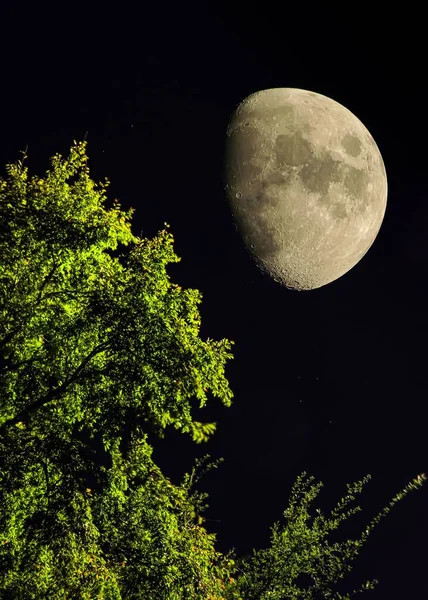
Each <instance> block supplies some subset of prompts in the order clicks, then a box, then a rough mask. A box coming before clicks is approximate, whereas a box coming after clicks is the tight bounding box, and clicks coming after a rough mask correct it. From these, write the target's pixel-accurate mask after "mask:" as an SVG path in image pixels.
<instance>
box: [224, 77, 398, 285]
mask: <svg viewBox="0 0 428 600" xmlns="http://www.w3.org/2000/svg"><path fill="white" fill-rule="evenodd" d="M224 159H225V160H224V184H225V191H226V196H227V199H228V202H229V205H230V208H231V210H232V215H233V219H234V221H235V226H236V229H237V231H238V233H239V234H240V235H241V237H242V239H243V242H244V244H245V246H246V248H247V250H248V252H249V253H250V255H251V257H252V258H253V260H254V261H255V262H256V264H257V265H258V267H259V268H260V269H261V270H262V271H263V272H265V273H267V274H268V275H270V276H271V277H272V278H273V279H274V280H275V281H277V282H278V283H280V284H281V285H284V286H285V287H287V288H290V289H295V290H299V291H301V290H313V289H316V288H319V287H322V286H324V285H327V284H328V283H330V282H332V281H335V280H336V279H338V278H339V277H341V276H342V275H344V274H345V273H347V272H348V271H349V270H350V269H352V267H354V266H355V265H356V264H357V263H358V262H359V261H360V260H361V259H362V257H363V256H364V255H365V254H366V252H367V251H368V250H369V248H370V246H371V245H372V244H373V242H374V240H375V239H376V236H377V234H378V232H379V229H380V227H381V225H382V221H383V218H384V215H385V210H386V199H387V178H386V171H385V166H384V163H383V160H382V156H381V154H380V151H379V148H378V147H377V145H376V142H375V141H374V139H373V137H372V136H371V135H370V133H369V131H368V130H367V129H366V127H365V126H364V125H363V124H362V123H361V121H360V120H359V119H357V117H356V116H355V115H354V114H352V113H351V112H350V111H349V110H348V109H347V108H345V107H344V106H342V105H341V104H339V103H338V102H336V101H335V100H332V99H331V98H327V97H326V96H323V95H322V94H317V93H315V92H310V91H306V90H300V89H295V88H275V89H268V90H263V91H260V92H256V93H255V94H251V95H250V96H248V97H247V98H245V100H243V101H242V102H241V103H240V104H239V106H238V107H237V108H236V110H235V111H234V113H233V114H232V116H231V119H230V121H229V124H228V127H227V132H226V147H225V157H224Z"/></svg>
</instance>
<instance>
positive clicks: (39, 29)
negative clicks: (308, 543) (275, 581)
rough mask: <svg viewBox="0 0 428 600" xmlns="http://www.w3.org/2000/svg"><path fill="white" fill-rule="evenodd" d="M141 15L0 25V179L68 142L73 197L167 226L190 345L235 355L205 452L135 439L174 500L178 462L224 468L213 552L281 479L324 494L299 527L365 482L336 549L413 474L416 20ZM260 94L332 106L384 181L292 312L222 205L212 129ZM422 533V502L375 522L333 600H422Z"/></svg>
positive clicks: (249, 520)
mask: <svg viewBox="0 0 428 600" xmlns="http://www.w3.org/2000/svg"><path fill="white" fill-rule="evenodd" d="M144 4H145V3H139V5H138V6H139V8H138V9H137V8H135V7H134V8H131V7H127V6H126V5H125V4H121V3H115V4H112V6H114V11H113V10H111V12H109V10H108V9H106V8H105V5H104V6H103V7H102V9H101V8H99V10H98V12H96V11H95V9H91V11H92V12H91V11H90V10H89V9H88V8H79V6H78V5H76V4H73V3H72V4H70V5H61V9H58V14H57V16H56V15H55V13H53V12H52V10H51V9H48V8H40V6H37V7H33V8H27V7H24V6H22V5H20V4H19V3H18V4H17V5H16V7H15V8H8V9H4V8H2V9H1V10H2V16H1V22H2V31H3V33H2V41H1V42H0V43H1V53H2V59H1V63H0V69H1V71H0V72H1V79H0V86H1V93H0V106H1V108H2V110H1V111H0V163H1V167H2V171H3V172H2V175H4V170H3V167H4V165H5V164H6V163H7V162H15V161H16V160H18V159H19V158H20V154H19V152H20V151H21V150H24V149H25V148H26V146H27V145H28V155H29V158H28V161H27V164H28V166H29V167H30V169H32V170H33V172H37V173H39V174H40V175H42V174H43V172H44V171H45V170H46V169H47V168H48V166H49V165H48V159H49V158H50V157H51V156H52V155H53V154H55V153H56V152H61V153H62V154H66V153H67V152H68V150H69V148H70V146H71V144H72V141H73V139H77V140H79V139H83V137H84V135H85V132H87V141H88V148H87V151H88V155H89V157H90V163H89V166H90V168H91V173H92V177H93V178H94V179H95V180H96V181H99V180H102V179H104V177H106V176H107V177H108V178H109V179H110V180H111V182H112V184H111V186H110V191H109V198H110V205H111V201H112V200H113V198H115V197H117V198H119V200H120V202H121V203H122V207H123V208H129V207H130V206H133V207H134V208H136V213H135V215H134V220H133V232H134V234H136V235H139V234H140V232H141V230H142V231H143V235H144V236H147V237H152V236H154V235H155V234H156V233H157V232H158V231H159V230H161V229H162V228H163V223H164V222H165V221H166V222H167V223H169V224H170V225H171V229H170V231H171V233H172V234H173V235H174V239H175V246H174V248H175V251H176V253H177V254H178V256H180V257H181V259H182V260H181V262H180V263H179V264H176V265H171V266H170V267H168V272H169V274H170V276H171V278H172V279H173V281H175V282H176V283H179V284H180V285H184V286H186V287H192V288H197V289H199V290H200V291H201V292H202V294H203V302H202V304H201V305H200V306H201V308H200V310H201V315H202V330H201V336H202V337H203V338H204V339H206V338H207V337H210V338H213V339H217V340H220V339H221V338H224V337H226V338H228V339H231V340H234V341H235V346H234V347H233V350H232V351H233V353H234V356H235V358H234V360H232V361H229V363H228V366H227V370H226V375H227V377H228V379H229V381H230V385H231V388H232V390H233V392H234V399H233V406H232V407H231V408H229V409H227V408H225V407H223V406H222V405H221V403H220V401H218V400H217V399H214V398H210V403H209V407H208V408H206V409H204V410H199V409H197V410H195V411H194V414H195V417H197V418H199V419H200V420H206V421H210V420H216V421H217V422H218V430H217V433H216V435H215V436H214V437H213V438H212V440H211V441H210V442H209V443H208V444H203V445H200V446H197V445H195V444H193V443H192V442H191V441H190V439H188V438H187V436H186V435H182V434H179V433H177V432H175V431H171V432H170V431H168V433H167V435H166V438H165V439H164V440H160V441H156V440H153V441H154V443H155V449H154V455H153V456H154V459H155V461H156V462H157V463H158V464H159V465H160V466H161V468H162V469H163V471H164V472H165V474H167V475H168V476H169V477H171V479H172V481H173V482H175V483H178V482H179V481H180V480H181V477H182V476H183V474H184V473H185V472H186V471H189V470H190V469H191V467H192V464H193V461H194V458H195V457H196V456H203V455H204V454H206V453H209V454H211V457H212V459H215V458H218V457H220V456H223V457H224V458H225V462H224V463H223V464H222V465H220V467H219V468H218V469H216V470H213V471H211V472H210V473H208V474H207V475H206V476H205V477H204V478H203V479H202V480H201V483H200V485H199V489H202V490H204V491H207V492H208V493H209V502H210V508H209V509H208V513H207V516H208V517H210V519H212V521H208V522H207V524H206V525H207V529H208V530H209V531H211V532H217V534H218V536H217V549H218V550H221V551H223V552H226V551H227V550H228V549H230V548H232V547H235V548H236V550H237V551H238V552H239V553H245V552H249V551H250V550H251V549H252V548H261V547H267V546H268V545H269V537H270V532H269V528H270V527H271V526H272V525H273V523H274V522H275V521H277V520H280V519H281V515H282V511H283V510H284V509H285V508H286V507H287V506H288V496H289V493H290V489H291V486H292V484H293V482H294V480H295V479H296V477H297V476H298V475H299V474H300V473H301V472H302V471H307V472H308V473H309V474H311V475H313V476H314V477H315V479H316V481H320V480H321V481H322V482H323V483H324V488H323V490H322V492H321V494H320V496H319V497H318V498H317V500H316V501H315V502H314V504H313V509H315V508H317V507H318V506H319V507H321V509H322V510H325V511H327V510H330V509H332V508H333V507H334V506H335V504H336V503H337V501H338V500H339V499H340V498H341V497H342V496H344V495H345V492H346V488H345V483H346V482H354V481H356V480H359V479H361V478H362V477H364V476H365V475H366V474H367V473H370V474H371V475H372V480H371V482H370V483H369V484H367V486H366V487H365V488H364V491H363V494H362V495H360V496H358V499H359V504H360V505H361V506H362V508H363V511H362V514H361V515H357V516H355V517H352V518H351V519H349V520H346V521H345V522H344V524H342V527H341V529H340V531H342V532H343V535H342V537H341V538H340V536H339V537H338V539H346V538H348V537H356V536H357V535H358V534H359V533H360V531H361V530H362V528H363V526H364V525H365V524H366V523H368V522H369V521H370V520H371V518H372V517H374V516H375V515H376V514H377V513H378V512H379V511H380V510H381V509H382V508H383V507H384V506H385V505H386V504H387V503H388V502H389V501H390V500H391V499H392V497H393V495H394V494H395V493H397V492H398V491H399V490H400V489H402V488H403V487H404V486H405V485H406V484H407V483H408V482H409V481H410V480H411V479H413V478H414V477H415V476H416V475H417V474H419V473H421V472H427V473H428V460H427V451H426V443H427V438H426V421H425V414H426V343H425V341H426V335H427V317H426V300H427V282H428V236H427V227H428V206H427V200H428V196H427V192H428V185H427V180H426V175H425V174H426V171H427V167H426V164H427V157H428V145H427V139H428V124H427V123H428V121H427V118H426V105H427V102H428V86H427V80H426V65H425V62H426V56H425V55H426V48H425V40H426V32H425V31H424V27H425V22H426V19H424V17H423V16H422V14H421V13H420V12H419V9H416V8H407V9H406V8H403V6H405V7H407V6H410V5H409V4H408V3H404V5H402V7H401V8H400V9H399V8H398V3H397V8H395V9H394V8H392V7H391V5H389V6H388V8H387V9H383V12H382V14H379V15H378V14H377V13H375V12H374V11H375V10H376V11H378V8H377V6H376V7H375V3H371V4H370V5H369V6H367V7H362V6H361V5H360V3H353V4H346V3H345V4H343V3H342V4H341V5H340V6H341V7H342V8H340V9H339V8H333V7H331V8H328V7H327V8H326V7H325V3H316V4H315V3H314V4H313V5H311V4H310V3H306V2H300V3H299V2H297V3H294V2H293V3H289V4H287V3H286V2H283V3H277V4H272V5H269V3H256V4H255V6H256V7H257V8H256V9H251V8H249V5H247V4H246V5H244V4H242V5H240V4H239V3H232V2H230V4H233V6H234V8H230V7H226V5H221V4H220V5H219V4H218V3H215V4H209V3H208V4H207V3H199V5H198V6H197V7H195V6H192V5H191V4H189V3H187V4H186V3H184V4H186V6H184V7H183V6H182V5H181V3H177V5H175V6H171V5H169V4H168V3H161V2H154V3H148V4H154V5H156V6H151V7H150V8H147V7H144ZM400 4H401V3H400ZM141 7H143V8H141ZM280 10H281V11H282V12H279V11H280ZM67 11H69V12H67ZM379 12H381V11H380V9H379ZM273 87H297V88H302V89H307V90H311V91H314V92H318V93H321V94H324V95H326V96H329V97H331V98H333V99H334V100H336V101H337V102H339V103H341V104H343V105H344V106H346V107H347V108H348V109H349V110H351V111H352V112H353V113H354V114H355V115H356V116H357V117H358V118H359V119H360V120H361V121H362V122H363V123H364V125H365V126H366V127H367V128H368V129H369V131H370V133H371V134H372V135H373V137H374V139H375V141H376V143H377V145H378V147H379V149H380V151H381V153H382V156H383V159H384V162H385V167H386V171H387V176H388V204H387V210H386V215H385V219H384V222H383V225H382V228H381V230H380V232H379V234H378V236H377V238H376V241H375V243H374V244H373V246H372V247H371V248H370V250H369V252H368V254H367V255H366V256H364V258H363V259H362V260H361V261H360V262H359V263H358V264H357V265H356V266H355V267H354V268H353V269H352V270H351V271H350V272H348V273H347V274H345V275H344V276H343V277H341V278H340V279H338V280H336V281H334V282H333V283H331V284H329V285H327V286H325V287H322V288H320V289H317V290H314V291H310V292H300V293H299V292H293V291H290V290H287V289H285V288H283V287H281V286H280V285H278V284H277V283H275V282H274V281H273V280H270V279H269V277H267V276H265V275H262V274H261V273H260V272H259V271H258V269H257V267H256V266H255V265H254V264H253V263H252V261H251V259H250V258H249V257H248V256H247V254H246V251H245V249H244V248H243V246H242V244H241V242H240V239H239V237H238V234H237V233H236V231H235V228H234V226H233V222H232V219H231V215H230V213H229V209H228V206H227V203H226V199H225V196H224V192H223V187H222V180H221V167H222V158H223V156H222V153H223V144H224V140H225V127H226V124H227V121H228V118H229V116H230V114H231V113H232V111H233V110H234V108H235V107H236V105H237V104H238V103H239V102H240V101H241V100H242V99H243V98H245V97H246V96H248V95H249V94H250V93H252V92H255V91H257V90H261V89H266V88H273ZM195 405H196V402H195ZM427 514H428V486H427V485H426V486H425V487H424V488H423V489H422V490H420V491H418V492H413V493H411V494H410V495H409V496H407V497H406V499H405V500H403V501H402V502H400V503H399V504H398V505H397V506H396V507H395V508H394V509H393V511H392V512H391V513H390V514H389V515H387V516H386V517H385V518H383V519H382V520H381V523H380V525H379V526H378V528H377V529H376V530H375V532H374V533H372V535H371V536H370V541H369V542H368V543H367V545H366V546H365V549H364V550H363V551H362V553H361V558H360V559H358V560H357V561H356V562H355V563H354V564H355V567H354V569H353V573H352V574H351V575H350V576H349V577H348V578H346V580H345V582H344V587H343V586H341V587H340V588H339V590H341V591H343V590H345V589H346V590H350V589H352V588H353V587H357V586H358V587H359V585H360V583H362V582H363V581H366V580H367V579H369V578H374V577H377V578H378V579H379V581H380V584H379V586H378V588H377V590H376V591H375V592H372V593H369V592H368V593H367V597H371V598H373V600H377V599H381V598H382V599H383V598H385V599H395V598H400V599H403V598H415V599H416V598H418V599H419V598H425V597H428V584H427V581H426V573H425V570H426V556H427V541H428V538H427V536H428V517H427ZM281 522H282V521H281Z"/></svg>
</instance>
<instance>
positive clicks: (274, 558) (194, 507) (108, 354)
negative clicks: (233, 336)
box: [0, 142, 425, 600]
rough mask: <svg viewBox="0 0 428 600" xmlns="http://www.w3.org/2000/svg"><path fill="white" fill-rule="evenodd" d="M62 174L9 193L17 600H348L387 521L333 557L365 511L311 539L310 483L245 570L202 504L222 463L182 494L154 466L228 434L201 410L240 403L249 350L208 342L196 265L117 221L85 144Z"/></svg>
mask: <svg viewBox="0 0 428 600" xmlns="http://www.w3.org/2000/svg"><path fill="white" fill-rule="evenodd" d="M24 159H25V156H24ZM51 164H52V168H51V169H50V170H49V171H48V172H47V173H46V176H45V177H44V178H39V177H32V178H29V177H28V170H27V168H26V167H25V166H24V161H18V163H17V164H15V165H7V166H6V172H7V177H6V179H4V180H3V179H0V253H1V254H0V257H1V258H0V261H1V262H0V467H1V471H0V573H2V574H3V575H2V578H1V579H0V591H1V595H2V597H3V598H20V599H22V600H27V599H28V600H39V599H41V598H46V597H49V598H52V599H56V598H58V599H64V598H70V599H71V598H72V599H74V598H82V599H83V600H95V599H104V600H120V599H122V598H123V599H125V598H126V599H127V600H134V599H135V600H138V599H144V600H147V599H150V600H184V599H186V600H187V599H188V600H197V599H200V600H202V599H203V600H221V599H224V600H238V599H241V600H251V599H253V598H254V599H255V598H257V600H264V599H265V598H266V599H267V598H269V599H271V600H275V599H277V600H279V599H280V598H300V597H301V598H313V596H312V595H311V594H312V592H321V593H323V594H324V596H323V597H324V598H333V597H334V598H337V599H340V598H341V596H340V595H337V596H332V592H331V591H330V586H331V583H333V582H335V581H336V580H337V579H339V578H340V577H343V574H344V571H345V561H346V560H352V558H354V557H355V556H356V554H357V552H358V549H359V548H360V546H361V544H362V543H363V542H364V541H365V540H366V537H367V535H368V533H369V531H370V530H371V528H372V527H373V526H374V524H375V522H376V523H377V521H375V522H372V523H371V524H370V526H369V527H368V528H367V530H366V532H365V533H364V534H363V537H362V539H361V540H360V541H353V542H347V543H346V544H344V545H342V546H341V547H339V545H333V546H328V545H327V544H326V541H325V540H324V537H325V536H326V535H327V533H328V532H329V530H332V529H334V528H336V527H337V526H338V524H339V522H340V521H341V520H343V518H346V517H347V516H349V515H350V514H352V511H350V512H349V513H347V514H345V515H343V514H342V515H339V512H340V510H342V508H343V507H341V506H339V508H338V509H336V512H334V511H333V513H332V518H331V519H330V520H327V519H324V518H323V517H321V516H319V517H317V518H316V519H315V520H314V522H313V525H312V528H309V527H308V526H307V525H306V520H307V518H308V513H307V506H308V504H309V502H310V501H312V500H313V498H314V497H315V495H316V492H317V489H318V488H317V486H313V487H312V488H310V489H309V490H305V489H304V485H305V484H303V482H302V478H299V480H298V481H297V483H296V488H295V490H294V496H293V497H292V499H291V503H290V508H289V509H287V511H285V513H284V515H285V516H286V517H287V519H288V525H287V527H286V528H285V529H283V530H282V531H280V529H279V526H278V524H275V525H274V527H273V537H272V547H271V548H270V549H269V550H261V551H259V552H255V553H254V556H253V557H251V559H247V558H244V559H239V560H238V559H237V560H234V559H236V556H235V553H234V552H233V551H231V552H229V553H228V555H227V556H224V555H223V554H221V553H219V552H217V551H216V550H215V547H214V545H215V537H216V536H215V535H214V534H210V533H208V532H207V531H206V529H205V528H204V527H203V526H202V524H203V523H204V521H205V519H204V517H203V516H202V512H203V511H204V510H205V509H206V507H207V505H206V504H205V503H204V500H205V498H206V497H207V495H206V494H201V493H199V492H198V491H196V490H194V489H193V485H194V483H195V482H196V481H197V480H198V476H196V471H197V469H198V468H199V467H200V466H201V464H202V463H203V462H204V461H205V460H206V459H207V458H208V456H209V455H206V456H205V457H204V459H201V461H196V467H195V468H194V469H193V470H192V474H191V475H189V474H187V473H186V474H185V476H184V478H183V481H182V483H181V484H180V485H178V486H175V485H173V484H172V483H171V482H170V481H169V480H168V479H167V478H166V477H165V476H164V475H163V474H162V472H161V471H160V469H159V468H158V467H157V466H156V465H155V463H154V462H153V460H152V458H151V455H152V448H151V447H150V445H149V444H148V442H147V431H146V428H149V427H150V428H151V429H152V430H154V431H155V432H156V433H157V434H158V435H159V436H160V437H162V436H163V435H164V430H165V428H166V427H167V426H168V425H171V426H173V427H174V428H175V429H177V430H180V431H181V432H182V433H185V434H188V435H190V436H191V437H192V440H193V441H194V442H195V443H202V442H205V441H207V440H208V439H209V437H210V436H211V435H212V434H213V433H214V432H215V428H216V423H200V422H199V421H194V420H193V419H192V415H191V400H192V399H196V400H198V401H199V407H201V408H202V407H203V406H205V405H206V402H207V398H208V397H207V392H209V393H211V395H212V396H215V397H217V398H220V400H221V401H222V403H223V404H224V405H225V406H231V399H232V398H233V394H232V392H231V390H230V388H229V384H228V381H227V379H226V377H225V363H226V361H227V359H230V358H233V356H232V354H230V353H229V352H228V350H230V348H231V346H232V345H233V342H231V341H229V340H226V339H224V340H221V341H219V342H216V341H213V340H210V339H207V340H206V341H203V340H201V339H200V337H199V330H200V315H199V312H198V304H199V303H200V302H201V294H200V293H199V292H198V291H197V290H194V289H188V290H182V289H181V288H180V286H178V285H175V284H173V283H171V282H170V280H169V277H168V275H167V273H166V266H167V264H169V263H172V262H178V261H179V260H180V259H179V258H178V257H177V256H176V255H175V253H174V251H173V247H172V246H173V237H172V235H171V234H169V233H168V231H167V230H166V229H165V230H163V231H161V232H160V233H159V234H158V236H156V237H155V238H154V239H153V240H147V239H140V238H138V237H135V236H133V235H132V233H131V227H130V222H129V221H130V217H131V216H132V214H133V212H134V210H133V209H130V210H129V211H127V212H122V211H121V210H120V205H119V203H118V202H117V200H115V201H114V207H113V208H112V209H110V210H107V209H106V208H105V207H104V206H103V203H104V201H105V198H106V196H105V191H106V188H107V186H108V180H106V182H105V183H104V184H95V183H94V182H93V181H92V180H91V179H90V176H89V169H88V167H87V156H86V143H76V142H75V143H74V145H73V146H72V148H71V151H70V155H69V157H68V159H66V160H64V159H62V157H61V156H59V155H56V156H54V157H53V159H52V161H51ZM165 225H166V227H168V225H167V224H165ZM119 244H123V245H125V246H130V249H129V251H128V253H127V254H126V255H121V256H120V257H119V258H121V259H122V262H121V261H120V260H119V259H118V258H112V257H111V256H110V255H109V254H108V251H109V250H116V249H117V247H118V245H119ZM129 424H131V425H130V426H131V431H130V434H129V443H128V444H126V442H127V438H126V435H125V431H126V427H128V426H129ZM84 431H86V432H89V433H90V436H91V438H93V439H94V440H95V439H98V440H101V446H102V448H103V449H104V452H105V453H107V455H108V456H109V457H110V462H111V466H109V467H106V466H102V465H101V464H100V452H101V449H99V451H98V453H97V451H96V450H94V449H92V448H91V447H90V445H89V444H87V443H84V442H83V441H82V440H81V439H80V437H79V434H81V433H82V432H84ZM221 460H222V459H219V461H216V462H215V463H211V464H210V465H208V466H207V467H206V468H205V471H206V470H208V468H213V467H217V465H218V462H221ZM87 473H93V474H94V476H95V478H96V482H97V483H96V485H95V486H92V487H93V489H92V488H89V487H88V485H87V483H86V479H85V474H87ZM195 476H196V477H195ZM424 479H425V477H424V476H420V478H419V479H418V480H415V481H414V482H413V483H412V484H410V486H409V487H408V488H406V489H405V490H404V491H403V492H402V493H401V495H400V494H399V495H398V496H396V498H395V499H394V500H393V502H392V503H391V504H390V505H389V506H392V504H393V503H394V502H396V501H398V499H401V498H402V497H404V495H405V494H406V493H407V492H408V491H410V489H416V488H417V487H418V486H419V485H421V484H422V482H423V480H424ZM364 482H365V481H364V480H363V482H360V483H359V484H355V486H354V488H352V489H351V488H349V489H348V496H346V498H345V499H343V501H344V500H346V501H349V500H350V499H353V496H352V493H355V492H356V491H361V490H360V488H359V487H358V486H361V485H362V483H364ZM300 487H301V488H302V490H300V491H301V493H303V494H304V497H303V499H302V501H301V505H300V507H297V506H296V504H295V503H296V498H297V496H296V494H297V493H298V492H299V489H300ZM355 510H357V509H354V511H355ZM388 510H389V508H387V509H385V511H386V512H388ZM383 514H384V513H383ZM383 514H382V515H380V516H383ZM380 516H379V518H380ZM340 555H342V556H343V560H342V558H341V556H340ZM232 557H233V558H232ZM305 573H306V574H309V575H311V576H312V577H313V581H314V585H313V586H312V588H311V589H310V590H308V591H305V592H303V591H300V590H299V589H298V588H297V584H296V581H297V579H298V577H299V576H300V575H301V574H305ZM369 585H371V584H369ZM366 589H368V588H366ZM299 594H300V595H299ZM305 594H306V595H305ZM346 598H348V596H346Z"/></svg>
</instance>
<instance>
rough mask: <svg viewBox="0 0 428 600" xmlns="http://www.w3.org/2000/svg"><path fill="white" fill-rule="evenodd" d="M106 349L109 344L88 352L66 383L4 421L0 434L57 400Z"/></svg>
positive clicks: (103, 344) (0, 426)
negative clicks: (92, 360) (94, 358)
mask: <svg viewBox="0 0 428 600" xmlns="http://www.w3.org/2000/svg"><path fill="white" fill-rule="evenodd" d="M108 347H109V342H103V343H102V344H100V345H99V346H97V347H96V348H94V349H93V350H92V352H90V353H89V354H88V356H87V357H86V358H85V359H84V360H83V362H82V363H81V364H80V365H79V367H77V369H76V370H75V371H74V373H73V374H72V375H71V377H70V378H69V379H68V380H67V381H65V382H64V383H62V384H61V385H60V386H59V387H58V388H57V389H56V390H51V391H50V392H49V393H48V394H46V395H45V396H43V397H42V398H39V399H38V400H36V402H34V403H33V404H30V406H27V408H25V409H24V410H22V411H21V412H20V413H18V414H17V415H16V416H15V417H13V418H12V419H8V420H7V421H5V422H4V423H3V425H0V432H1V431H2V430H4V429H5V428H6V427H10V426H11V425H15V424H16V423H19V422H20V421H23V420H26V417H28V416H29V415H30V414H31V413H33V412H34V411H35V410H36V409H37V408H40V407H41V406H44V405H45V404H47V403H48V402H50V401H51V400H54V399H55V398H58V397H59V396H61V395H62V394H63V393H64V392H65V391H66V390H67V388H68V387H69V386H70V385H71V384H72V383H74V382H75V381H77V379H78V378H79V375H80V373H81V372H82V371H83V369H84V368H85V367H86V365H87V364H88V363H89V361H90V360H91V359H92V358H93V357H94V356H95V355H96V354H98V353H99V352H102V351H103V350H106V349H107V348H108Z"/></svg>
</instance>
